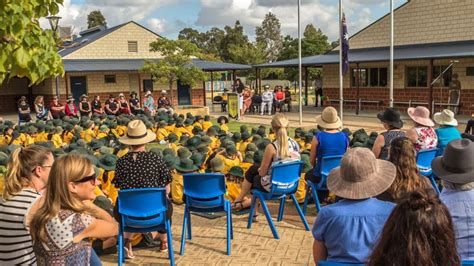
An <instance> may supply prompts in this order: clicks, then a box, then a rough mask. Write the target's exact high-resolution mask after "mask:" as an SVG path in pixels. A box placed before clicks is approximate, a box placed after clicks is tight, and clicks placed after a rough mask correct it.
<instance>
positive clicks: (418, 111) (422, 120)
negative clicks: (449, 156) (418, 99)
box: [406, 106, 438, 152]
mask: <svg viewBox="0 0 474 266" xmlns="http://www.w3.org/2000/svg"><path fill="white" fill-rule="evenodd" d="M407 112H408V116H409V117H410V118H411V120H413V123H414V127H413V128H411V129H409V130H408V131H407V133H406V136H407V137H408V138H409V139H411V140H412V141H413V143H415V149H416V151H417V152H419V151H421V150H429V149H433V148H436V147H437V146H438V136H437V135H436V132H435V130H434V129H433V126H434V122H433V121H432V120H431V119H430V111H429V110H428V108H426V107H423V106H417V107H416V108H413V107H410V108H408V111H407Z"/></svg>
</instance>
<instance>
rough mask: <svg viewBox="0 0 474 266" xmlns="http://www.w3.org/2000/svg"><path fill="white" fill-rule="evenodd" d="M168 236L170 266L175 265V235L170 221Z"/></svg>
mask: <svg viewBox="0 0 474 266" xmlns="http://www.w3.org/2000/svg"><path fill="white" fill-rule="evenodd" d="M166 236H167V237H168V256H169V257H170V265H171V266H173V265H174V249H173V235H172V234H171V225H170V220H168V219H166Z"/></svg>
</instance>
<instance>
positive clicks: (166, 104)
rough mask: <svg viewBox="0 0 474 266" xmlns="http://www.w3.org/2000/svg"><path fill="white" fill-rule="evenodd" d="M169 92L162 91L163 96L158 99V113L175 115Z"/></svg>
mask: <svg viewBox="0 0 474 266" xmlns="http://www.w3.org/2000/svg"><path fill="white" fill-rule="evenodd" d="M166 95H167V92H166V91H165V90H162V91H161V96H160V98H158V112H167V113H169V114H173V108H172V107H171V105H172V104H171V101H170V99H168V96H166Z"/></svg>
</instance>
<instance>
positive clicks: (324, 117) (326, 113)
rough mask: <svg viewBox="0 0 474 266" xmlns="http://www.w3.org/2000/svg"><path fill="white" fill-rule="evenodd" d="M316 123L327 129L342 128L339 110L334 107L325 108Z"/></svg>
mask: <svg viewBox="0 0 474 266" xmlns="http://www.w3.org/2000/svg"><path fill="white" fill-rule="evenodd" d="M316 123H317V124H318V126H320V127H322V128H325V129H337V128H340V127H341V126H342V122H341V119H340V118H339V116H338V115H337V110H336V109H335V108H334V107H332V106H329V107H326V108H324V110H323V113H322V114H321V115H318V116H317V117H316Z"/></svg>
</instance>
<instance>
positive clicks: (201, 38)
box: [178, 28, 207, 49]
mask: <svg viewBox="0 0 474 266" xmlns="http://www.w3.org/2000/svg"><path fill="white" fill-rule="evenodd" d="M178 39H179V40H188V41H189V42H190V43H194V44H195V45H196V46H197V47H198V48H199V49H204V44H205V42H206V40H207V36H206V34H205V33H201V32H199V31H197V30H195V29H193V28H184V29H182V30H181V31H180V32H179V34H178Z"/></svg>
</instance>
